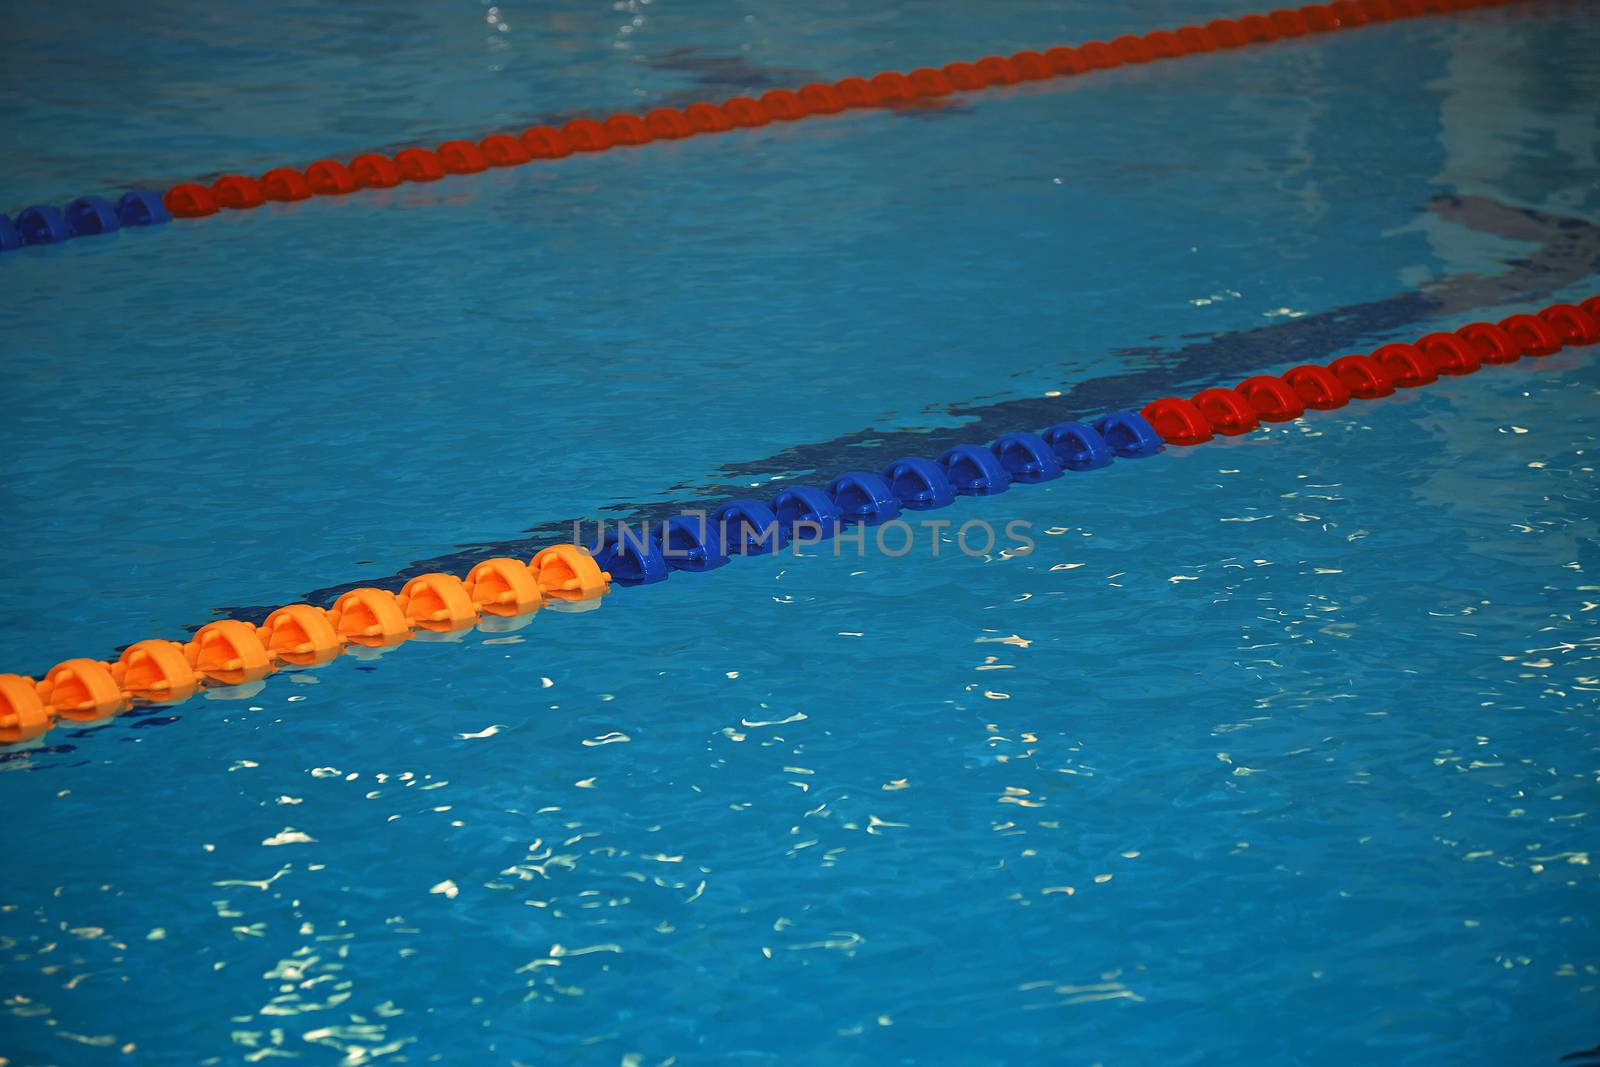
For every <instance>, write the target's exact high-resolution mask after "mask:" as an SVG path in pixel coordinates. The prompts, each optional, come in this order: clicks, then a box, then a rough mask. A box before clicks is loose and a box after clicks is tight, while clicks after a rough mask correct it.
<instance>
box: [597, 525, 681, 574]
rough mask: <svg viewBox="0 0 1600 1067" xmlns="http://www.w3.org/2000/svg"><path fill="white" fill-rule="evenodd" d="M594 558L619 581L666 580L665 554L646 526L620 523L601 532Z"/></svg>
mask: <svg viewBox="0 0 1600 1067" xmlns="http://www.w3.org/2000/svg"><path fill="white" fill-rule="evenodd" d="M594 561H595V563H597V564H598V565H599V567H600V569H601V570H603V571H608V572H610V574H611V580H612V581H614V582H618V583H620V584H622V585H649V584H651V583H652V582H664V581H666V580H667V558H666V555H665V554H664V553H663V552H662V551H661V542H660V540H659V539H657V537H656V535H655V534H654V533H652V532H651V531H650V530H649V528H648V527H633V526H629V525H628V524H627V523H619V524H618V525H616V526H613V527H609V528H607V529H606V530H605V531H604V532H603V533H602V534H601V535H600V547H599V548H598V549H596V550H595V553H594Z"/></svg>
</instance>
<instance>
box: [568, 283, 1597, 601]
mask: <svg viewBox="0 0 1600 1067" xmlns="http://www.w3.org/2000/svg"><path fill="white" fill-rule="evenodd" d="M1596 341H1600V296H1593V297H1590V298H1589V299H1588V300H1585V301H1584V302H1583V304H1582V306H1578V305H1573V304H1555V305H1552V306H1551V307H1547V308H1545V309H1544V310H1543V311H1540V312H1539V313H1538V314H1536V315H1512V316H1511V317H1509V318H1507V319H1504V320H1502V321H1501V322H1500V323H1498V324H1496V323H1489V322H1474V323H1470V324H1468V325H1466V326H1463V327H1461V328H1460V329H1458V330H1456V331H1454V332H1453V333H1430V334H1428V335H1427V336H1426V337H1423V338H1422V339H1420V340H1419V341H1417V342H1416V343H1415V344H1388V345H1383V346H1382V347H1380V348H1379V349H1378V350H1377V351H1375V352H1373V353H1371V354H1370V355H1350V356H1343V357H1341V358H1339V359H1336V360H1334V361H1333V362H1332V363H1329V364H1327V365H1321V364H1305V365H1303V366H1299V367H1295V368H1294V369H1293V370H1290V371H1287V372H1285V373H1284V374H1283V375H1281V376H1273V375H1266V374H1261V375H1256V376H1254V377H1251V378H1246V379H1245V380H1244V381H1242V382H1240V383H1239V384H1238V385H1237V386H1234V387H1233V388H1212V389H1203V390H1201V391H1200V392H1198V393H1196V394H1195V395H1194V396H1193V397H1189V398H1187V399H1186V398H1182V397H1163V398H1162V399H1160V400H1154V401H1151V402H1150V403H1148V404H1146V405H1145V406H1144V408H1143V410H1142V411H1141V412H1140V413H1138V414H1135V413H1133V412H1131V411H1119V412H1113V413H1112V414H1110V415H1106V416H1105V417H1103V418H1101V419H1099V420H1097V421H1096V422H1094V424H1093V425H1086V424H1083V423H1077V422H1064V423H1061V424H1060V425H1057V426H1052V427H1051V428H1049V429H1047V430H1044V431H1042V432H1041V433H1038V434H1034V433H1027V432H1019V433H1008V434H1004V435H1002V436H1001V437H1000V438H998V439H997V440H995V441H994V442H993V443H992V444H989V445H975V444H966V445H957V446H955V447H954V448H951V449H948V450H946V451H945V452H944V453H943V454H942V455H941V456H939V457H938V459H937V460H929V459H925V458H921V457H915V456H908V457H906V458H904V459H898V460H895V461H894V462H893V463H890V464H889V465H888V466H886V467H885V468H884V469H883V470H882V471H881V472H872V471H847V472H846V473H844V474H841V475H839V476H838V477H837V478H835V479H833V480H832V481H831V482H829V483H828V485H827V488H826V489H819V488H816V487H814V486H805V485H797V486H790V487H788V488H785V489H783V490H782V491H780V492H779V493H778V495H777V496H776V497H774V498H773V499H772V500H771V501H762V500H754V499H742V500H731V501H729V502H727V503H725V504H723V505H722V506H721V507H719V508H717V509H716V510H714V511H712V512H711V513H710V515H709V516H707V515H703V514H695V515H680V516H677V517H675V518H671V519H668V520H666V521H665V522H663V523H661V524H660V525H659V527H658V528H655V529H652V528H651V527H650V526H649V525H642V526H640V527H639V528H631V527H629V526H627V525H626V524H619V525H617V526H613V527H611V528H608V529H606V530H605V531H604V532H603V533H602V535H601V539H600V543H599V544H598V545H596V546H594V549H593V551H594V553H595V559H596V560H597V561H598V562H599V564H600V566H602V567H604V568H605V569H606V571H607V572H608V573H610V574H611V575H612V576H613V578H614V579H615V580H616V581H617V582H618V584H621V585H644V584H649V583H651V582H659V581H663V580H665V579H666V578H667V577H668V576H669V575H670V574H671V572H672V571H673V570H696V571H699V570H709V569H711V568H713V567H718V566H721V565H722V564H724V563H727V562H728V559H729V558H730V557H731V556H736V555H755V554H758V553H767V552H775V551H777V550H778V549H781V548H783V547H784V546H785V545H787V544H790V543H791V542H794V543H796V544H801V543H815V542H817V541H821V540H825V539H827V538H830V537H833V536H835V535H836V534H837V533H838V531H839V529H840V527H841V525H843V524H846V523H863V524H867V525H876V524H878V523H883V522H887V521H889V520H891V519H893V518H896V517H897V516H898V515H899V514H900V511H901V509H902V508H906V509H912V510H919V511H920V510H927V509H931V508H940V507H945V506H946V505H948V504H951V503H952V502H954V500H955V498H956V497H957V496H991V495H993V494H995V493H1003V492H1005V491H1006V490H1007V489H1008V488H1009V487H1010V486H1011V484H1012V483H1013V482H1020V483H1033V482H1044V481H1050V480H1052V479H1055V478H1059V477H1061V475H1062V473H1063V472H1064V471H1088V470H1098V469H1099V468H1101V467H1105V466H1108V465H1109V464H1110V463H1111V462H1112V460H1113V458H1123V459H1139V458H1143V457H1146V456H1152V455H1154V454H1156V453H1157V452H1160V451H1161V450H1162V448H1163V447H1164V446H1165V445H1169V444H1170V445H1199V444H1204V443H1205V442H1207V441H1210V440H1212V439H1214V438H1215V437H1216V436H1217V435H1224V436H1234V435H1238V434H1244V433H1248V432H1250V431H1251V430H1254V429H1257V428H1259V427H1260V425H1261V423H1263V422H1288V421H1290V420H1293V419H1297V418H1300V417H1301V416H1302V415H1304V414H1305V412H1306V409H1307V408H1311V409H1320V410H1327V409H1331V408H1340V407H1343V406H1345V405H1346V404H1348V403H1349V402H1350V401H1351V400H1352V399H1359V400H1375V399H1378V398H1380V397H1385V396H1389V395H1391V394H1393V393H1394V391H1395V389H1396V388H1402V389H1410V388H1415V387H1417V386H1421V385H1427V384H1429V383H1430V382H1435V381H1437V380H1438V379H1439V376H1440V375H1441V374H1442V375H1461V374H1471V373H1473V372H1474V371H1476V370H1478V369H1479V368H1480V367H1481V366H1482V365H1483V364H1485V363H1514V362H1516V361H1517V360H1518V359H1521V358H1522V357H1523V356H1547V355H1550V354H1552V353H1554V352H1558V351H1560V350H1561V349H1562V348H1563V347H1565V346H1567V345H1589V344H1594V343H1595V342H1596ZM802 535H808V536H809V541H801V540H799V538H800V537H801V536H802Z"/></svg>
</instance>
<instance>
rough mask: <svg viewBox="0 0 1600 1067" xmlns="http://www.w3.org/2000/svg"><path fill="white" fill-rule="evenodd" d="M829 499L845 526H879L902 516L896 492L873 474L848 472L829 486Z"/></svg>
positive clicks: (869, 472) (868, 472)
mask: <svg viewBox="0 0 1600 1067" xmlns="http://www.w3.org/2000/svg"><path fill="white" fill-rule="evenodd" d="M828 496H829V497H831V498H832V500H833V503H834V506H835V507H837V508H838V509H839V514H840V515H841V516H842V517H843V518H844V520H845V521H846V522H863V523H866V524H867V525H868V526H877V525H878V524H880V523H885V522H888V521H889V520H890V519H892V518H895V517H896V516H898V515H899V514H900V501H899V500H898V499H896V497H895V495H894V490H893V489H891V488H890V487H889V483H888V482H886V481H885V480H884V479H883V478H882V477H881V476H879V475H876V474H873V473H872V472H871V471H845V472H844V473H843V474H841V475H839V477H837V478H835V479H834V480H833V481H831V482H829V483H828Z"/></svg>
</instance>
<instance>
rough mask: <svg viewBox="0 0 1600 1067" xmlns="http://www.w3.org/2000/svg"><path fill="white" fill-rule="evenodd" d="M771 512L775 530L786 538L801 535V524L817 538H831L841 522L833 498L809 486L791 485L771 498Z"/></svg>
mask: <svg viewBox="0 0 1600 1067" xmlns="http://www.w3.org/2000/svg"><path fill="white" fill-rule="evenodd" d="M772 513H773V514H774V515H776V516H777V517H778V528H779V529H780V530H782V531H783V532H784V533H785V535H787V536H788V537H789V538H790V539H793V538H794V536H795V534H796V533H797V532H802V531H801V526H802V524H804V527H805V528H806V529H810V528H812V527H815V528H816V531H817V537H819V538H828V537H832V536H833V535H834V534H835V533H836V532H837V531H838V529H839V523H840V522H841V521H843V516H841V515H840V514H839V509H838V508H837V507H836V506H834V503H833V499H832V498H831V497H829V496H828V494H827V493H824V492H823V491H822V490H821V489H816V488H814V487H812V486H809V485H792V486H790V487H789V488H787V489H785V490H783V491H782V492H780V493H779V494H778V495H777V496H775V497H773V498H772Z"/></svg>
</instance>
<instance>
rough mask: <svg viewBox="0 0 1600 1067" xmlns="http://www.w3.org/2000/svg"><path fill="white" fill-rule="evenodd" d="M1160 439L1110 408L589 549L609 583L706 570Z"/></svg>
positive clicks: (629, 533) (611, 538)
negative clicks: (1089, 418) (1091, 418)
mask: <svg viewBox="0 0 1600 1067" xmlns="http://www.w3.org/2000/svg"><path fill="white" fill-rule="evenodd" d="M1164 447H1165V446H1164V444H1163V442H1162V439H1161V437H1160V435H1159V434H1157V433H1156V431H1155V430H1154V428H1152V427H1151V425H1150V424H1149V423H1148V422H1146V421H1145V419H1144V417H1143V416H1142V415H1139V414H1136V413H1135V412H1132V411H1116V412H1112V413H1111V414H1110V415H1107V416H1105V417H1104V418H1101V419H1099V420H1097V421H1096V422H1094V423H1093V424H1092V425H1091V424H1087V423H1081V422H1063V423H1059V424H1057V425H1055V426H1052V427H1050V428H1049V429H1048V430H1045V431H1044V432H1043V433H1038V434H1035V433H1029V432H1026V431H1019V432H1016V433H1008V434H1004V435H1002V436H1001V437H999V438H998V439H996V440H995V441H994V442H993V443H991V444H989V445H987V446H985V445H973V444H965V445H956V446H955V447H953V448H950V449H946V450H945V452H944V453H943V454H941V455H940V456H939V458H938V459H937V460H931V459H927V458H924V457H922V456H905V457H903V458H901V459H897V460H895V461H894V462H893V463H890V464H889V465H888V466H886V467H884V468H883V471H882V472H881V473H876V474H875V473H873V472H872V471H865V470H853V471H845V472H844V473H843V474H841V475H839V476H838V477H836V478H834V479H833V480H832V481H830V482H828V485H827V488H826V489H825V490H824V489H818V488H816V487H815V486H811V485H790V486H785V487H784V488H782V489H780V490H779V491H778V493H777V494H776V495H775V496H774V497H773V498H772V501H771V502H770V503H769V502H767V501H763V500H756V499H753V498H749V497H741V498H739V499H737V500H729V501H726V502H725V503H723V504H722V505H720V506H719V507H717V508H716V509H714V510H713V511H712V512H711V513H710V514H709V515H706V514H704V513H700V512H695V513H691V514H687V515H677V516H674V517H673V518H670V519H667V520H666V521H665V522H662V523H656V524H646V525H643V526H631V525H628V524H620V525H618V526H617V527H615V528H612V529H608V530H605V531H603V532H602V534H601V538H600V544H599V546H598V547H596V548H595V549H594V557H595V561H596V562H597V563H598V564H599V565H600V567H601V568H602V569H604V570H606V571H609V572H610V573H611V576H612V580H613V581H615V582H617V583H619V584H621V585H649V584H650V583H652V582H659V581H663V580H665V579H666V578H667V577H668V576H669V575H670V574H671V573H672V572H673V571H675V570H678V571H708V570H713V569H715V568H717V567H721V566H722V565H724V564H725V563H727V562H728V560H729V559H731V558H732V557H734V556H756V555H766V554H769V553H772V552H776V551H778V550H780V549H782V548H784V547H786V546H788V545H789V544H791V543H795V544H811V543H815V542H817V541H822V540H827V539H828V538H831V537H834V536H836V535H837V534H838V533H839V531H840V530H841V529H842V528H843V527H844V526H846V525H861V526H877V525H881V524H883V523H886V522H890V521H892V520H894V519H897V518H899V516H900V514H901V511H902V509H904V510H907V511H930V510H933V509H935V508H943V507H948V506H950V505H951V504H953V503H955V499H956V497H957V496H993V495H994V494H996V493H1003V492H1005V491H1006V490H1007V489H1008V488H1009V487H1010V486H1011V484H1012V483H1013V482H1015V483H1018V484H1022V485H1033V484H1037V483H1039V482H1047V481H1052V480H1054V479H1057V478H1060V477H1061V476H1062V474H1063V472H1065V471H1091V470H1100V469H1102V468H1104V467H1108V466H1110V465H1111V464H1112V462H1114V461H1115V460H1116V459H1143V458H1145V457H1148V456H1153V455H1155V454H1156V453H1158V452H1160V451H1162V449H1163V448H1164Z"/></svg>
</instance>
